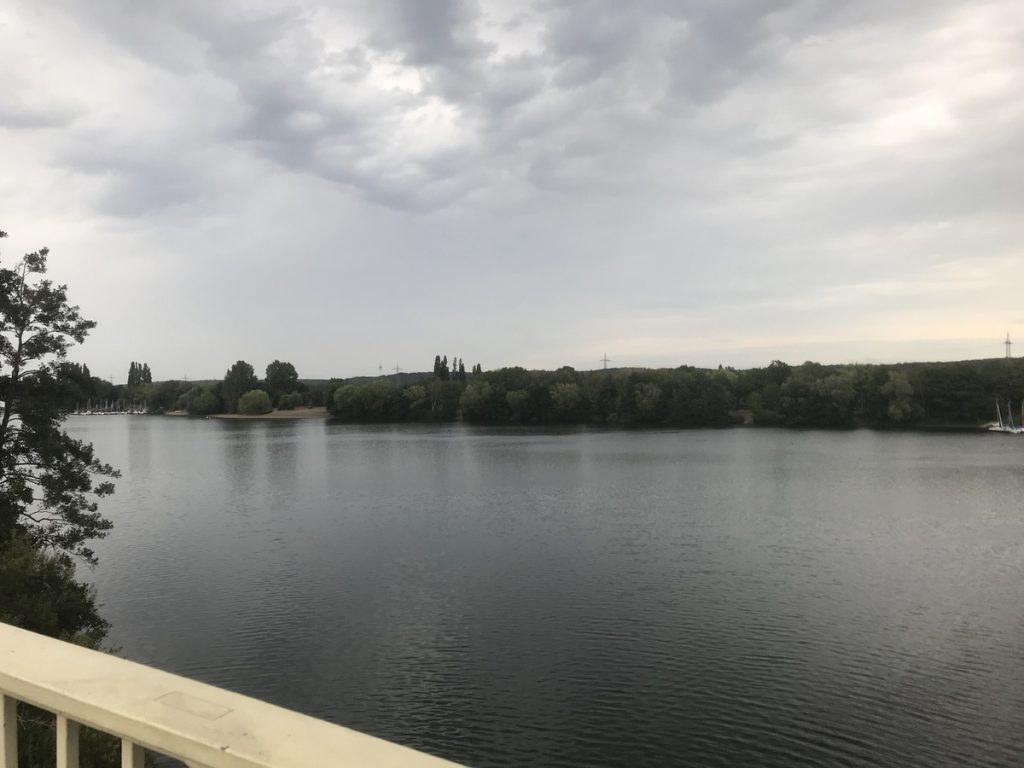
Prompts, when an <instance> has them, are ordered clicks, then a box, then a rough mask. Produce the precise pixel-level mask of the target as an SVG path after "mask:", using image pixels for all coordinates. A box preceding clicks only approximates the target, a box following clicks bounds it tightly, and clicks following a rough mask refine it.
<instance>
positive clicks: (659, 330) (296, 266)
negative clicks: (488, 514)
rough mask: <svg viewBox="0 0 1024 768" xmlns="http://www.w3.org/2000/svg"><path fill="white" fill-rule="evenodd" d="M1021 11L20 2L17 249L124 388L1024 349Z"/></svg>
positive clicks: (748, 4) (8, 8) (704, 2)
mask: <svg viewBox="0 0 1024 768" xmlns="http://www.w3.org/2000/svg"><path fill="white" fill-rule="evenodd" d="M1021 10H1022V9H1021V5H1020V3H1019V0H991V1H988V0H957V1H954V0H928V1H927V2H926V1H924V0H906V1H905V2H898V3H894V2H891V1H886V2H883V1H882V0H857V1H856V2H853V1H851V2H839V1H837V0H701V1H692V2H668V1H667V0H639V1H638V2H634V3H622V2H619V1H618V0H579V1H562V0H536V1H535V2H525V1H524V2H511V1H508V2H505V1H502V0H492V1H489V2H488V1H481V2H469V1H466V2H462V1H460V0H436V1H434V0H392V1H391V2H387V1H381V2H374V1H373V0H352V1H351V2H337V3H323V2H288V3H283V2H275V1H273V0H270V1H268V2H259V3H256V2H249V3H240V2H233V1H231V0H228V1H226V2H219V3H209V2H198V1H196V0H182V1H180V2H174V3H161V4H156V3H133V2H114V1H112V0H90V1H89V2H86V1H85V0H78V1H71V0H67V1H63V0H56V1H55V2H47V3H36V2H28V1H27V0H7V2H6V3H4V4H3V6H2V7H0V90H2V93H3V97H2V98H0V158H2V159H3V164H4V173H3V174H2V175H0V228H2V229H4V230H7V231H8V232H9V233H10V238H9V239H7V240H6V241H4V242H3V244H2V259H3V261H4V262H5V263H10V261H12V260H13V259H15V258H17V257H18V256H20V255H21V254H22V253H23V252H25V251H30V250H34V249H36V248H38V247H41V246H43V245H47V246H49V247H50V248H51V250H52V256H51V259H50V272H51V276H52V277H53V278H54V279H56V280H58V281H60V282H65V283H67V284H68V285H69V288H70V294H71V298H72V300H73V302H74V303H77V304H79V305H80V306H81V307H82V310H83V313H84V314H85V315H86V316H87V317H90V318H92V319H95V320H97V321H98V322H99V326H98V328H97V329H96V330H95V331H94V332H93V334H92V336H91V337H90V338H89V340H88V341H87V342H86V344H85V345H84V346H83V347H82V348H80V349H79V350H76V352H75V353H74V355H73V358H74V359H76V360H79V361H82V362H86V363H88V364H89V366H90V368H91V369H92V370H93V373H94V374H97V375H103V376H104V377H106V376H108V375H113V376H114V379H115V381H118V382H121V381H123V379H124V377H125V375H126V373H127V370H128V365H129V362H130V361H131V360H140V361H148V362H149V364H150V366H151V367H152V369H153V373H154V376H155V378H157V379H166V378H180V377H182V376H189V377H190V378H214V377H220V376H222V375H223V373H224V371H225V370H226V369H227V367H228V366H229V365H230V364H231V363H232V362H234V361H235V360H238V359H244V360H247V361H249V362H250V363H252V364H253V365H254V366H255V367H256V369H257V370H258V371H262V370H263V368H264V367H265V366H266V364H267V363H268V362H270V361H271V360H274V359H281V360H288V361H290V362H292V363H293V364H294V365H295V366H296V368H297V369H298V371H299V373H300V375H301V376H303V377H309V378H323V377H328V376H355V375H368V374H375V373H377V370H378V364H381V365H383V367H384V368H385V370H387V369H391V368H393V367H394V366H395V365H396V364H398V365H400V366H401V367H402V368H403V369H405V370H429V369H430V366H431V364H432V361H433V358H434V355H435V354H444V355H447V356H448V357H452V356H459V357H462V358H463V359H464V360H465V362H466V365H467V367H468V366H469V365H471V364H474V363H477V362H479V363H481V364H482V365H483V366H484V368H485V369H486V368H493V367H498V366H502V365H523V366H525V367H530V368H552V367H558V366H561V365H572V366H574V367H576V368H579V369H588V368H597V367H600V365H601V364H600V362H599V358H601V356H602V355H603V354H604V353H607V354H608V356H609V357H610V358H611V359H612V361H613V362H612V365H615V366H620V365H621V366H677V365H681V364H689V365H702V366H717V365H718V364H719V363H722V364H725V365H734V366H737V367H748V366H754V365H765V364H767V363H768V362H770V361H771V360H773V359H781V360H785V361H787V362H790V363H799V362H802V361H803V360H806V359H813V360H818V361H821V362H843V361H850V362H896V361H901V360H953V359H964V358H980V357H997V356H1001V355H1002V354H1003V346H1002V340H1003V338H1004V337H1005V335H1006V333H1007V331H1009V332H1010V334H1011V336H1013V337H1015V338H1017V337H1019V341H1020V347H1019V350H1020V353H1021V354H1024V305H1022V301H1021V295H1022V291H1024V216H1022V215H1021V212H1022V207H1024V151H1022V150H1024V13H1022V12H1021Z"/></svg>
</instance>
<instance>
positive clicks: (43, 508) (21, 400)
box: [0, 233, 117, 563]
mask: <svg viewBox="0 0 1024 768" xmlns="http://www.w3.org/2000/svg"><path fill="white" fill-rule="evenodd" d="M0 237H6V234H5V233H0ZM47 254H48V250H47V249H46V248H43V249H42V250H40V251H36V252H34V253H29V254H27V255H25V256H24V257H23V258H22V259H21V261H20V262H19V263H18V264H17V265H15V266H14V267H13V268H0V401H3V403H4V405H5V407H4V410H3V413H2V415H0V544H8V543H9V542H10V541H11V540H13V539H14V538H16V537H19V536H21V537H24V538H25V539H27V540H28V541H29V542H31V544H32V545H33V546H35V547H37V548H39V549H49V550H57V551H60V552H64V553H67V554H70V555H74V556H76V557H79V558H81V559H83V560H85V561H87V562H90V563H92V562H95V557H94V555H93V552H92V550H91V549H90V548H89V546H88V542H89V540H91V539H95V538H102V537H103V536H104V535H105V534H106V532H107V531H108V530H110V528H111V523H110V521H109V520H106V519H105V518H103V517H102V516H101V515H100V513H99V512H98V511H97V509H98V504H97V501H96V499H97V498H99V497H102V496H105V495H107V494H109V493H112V492H113V490H114V486H113V484H112V483H111V482H109V480H101V481H99V482H95V481H96V480H97V479H98V478H110V477H117V472H116V471H115V470H114V469H113V468H111V467H110V466H109V465H107V464H103V463H102V462H100V461H99V460H98V459H97V458H96V457H95V456H94V455H93V449H92V446H91V445H89V444H88V443H84V442H82V441H80V440H75V439H74V438H72V437H71V436H69V435H68V434H67V433H66V432H64V431H63V429H62V428H61V426H62V422H63V420H64V418H65V417H66V416H67V415H68V413H69V410H70V408H69V406H67V405H66V401H67V399H68V398H66V397H65V393H64V392H63V387H64V386H65V385H64V383H63V382H64V381H65V380H66V377H64V376H61V375H60V364H61V363H62V362H63V361H64V359H65V358H66V357H67V352H68V349H69V348H70V347H71V346H72V344H80V343H82V341H84V340H85V337H86V336H87V335H88V333H89V331H90V330H92V328H93V327H95V325H96V324H95V322H93V321H91V320H85V319H83V318H82V316H81V315H80V314H79V310H78V307H75V306H71V305H70V304H68V300H67V286H64V285H54V284H53V283H52V281H50V280H47V279H45V278H41V277H39V276H41V275H44V274H46V257H47ZM94 482H95V484H94Z"/></svg>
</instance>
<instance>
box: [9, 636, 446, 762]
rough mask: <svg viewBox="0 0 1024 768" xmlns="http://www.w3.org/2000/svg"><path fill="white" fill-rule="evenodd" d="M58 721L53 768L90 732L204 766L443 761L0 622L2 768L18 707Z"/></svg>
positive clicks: (134, 751)
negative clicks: (33, 708) (86, 730)
mask: <svg viewBox="0 0 1024 768" xmlns="http://www.w3.org/2000/svg"><path fill="white" fill-rule="evenodd" d="M19 701H23V702H26V703H28V704H32V705H34V706H36V707H39V708H40V709H44V710H47V711H49V712H53V713H55V714H56V716H57V768H78V735H79V728H80V726H81V725H86V726H89V727H91V728H95V729H97V730H100V731H105V732H106V733H111V734H113V735H115V736H117V737H119V738H120V739H121V744H122V746H121V766H122V768H142V766H143V764H144V755H145V750H152V751H153V752H156V753H159V754H162V755H167V756H170V757H175V758H177V759H179V760H182V761H184V762H185V763H186V764H187V765H190V766H193V767H194V768H199V767H200V766H202V767H204V768H331V767H332V766H339V767H342V768H343V767H345V766H376V767H378V768H398V767H399V766H403V767H404V766H408V768H442V767H443V766H452V765H454V764H453V763H449V762H447V761H445V760H441V759H439V758H436V757H431V756H429V755H425V754H423V753H422V752H416V751H415V750H412V749H409V748H407V747H402V746H399V745H398V744H392V743H391V742H388V741H384V740H382V739H378V738H375V737H373V736H367V735H365V734H362V733H359V732H357V731H352V730H349V729H348V728H342V727H340V726H337V725H333V724H331V723H327V722H324V721H323V720H317V719H315V718H312V717H307V716H305V715H300V714H298V713H297V712H292V711H291V710H287V709H283V708H281V707H275V706H273V705H272V704H268V703H266V702H264V701H259V700H258V699H252V698H249V697H248V696H242V695H241V694H237V693H231V692H230V691H225V690H224V689H222V688H216V687H214V686H212V685H206V684H204V683H198V682H196V681H194V680H189V679H187V678H184V677H179V676H178V675H172V674H169V673H167V672H161V671H159V670H157V669H153V668H152V667H147V666H144V665H142V664H136V663H134V662H131V661H125V660H124V659H119V658H116V657H114V656H110V655H108V654H105V653H99V652H98V651H92V650H89V649H87V648H81V647H79V646H77V645H72V644H71V643H64V642H61V641H60V640H54V639H52V638H49V637H43V636H42V635H37V634H35V633H34V632H27V631H25V630H23V629H18V628H16V627H12V626H10V625H8V624H2V623H0V768H17V765H18V744H17V702H19Z"/></svg>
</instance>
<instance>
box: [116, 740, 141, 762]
mask: <svg viewBox="0 0 1024 768" xmlns="http://www.w3.org/2000/svg"><path fill="white" fill-rule="evenodd" d="M145 766H146V750H144V749H143V748H142V747H140V746H139V745H138V744H135V743H133V742H131V741H129V740H128V739H121V768H145Z"/></svg>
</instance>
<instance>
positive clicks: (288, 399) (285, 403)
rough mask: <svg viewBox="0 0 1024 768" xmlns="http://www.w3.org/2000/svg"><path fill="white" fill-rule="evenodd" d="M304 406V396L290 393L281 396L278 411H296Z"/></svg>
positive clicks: (278, 400) (278, 401)
mask: <svg viewBox="0 0 1024 768" xmlns="http://www.w3.org/2000/svg"><path fill="white" fill-rule="evenodd" d="M302 404H303V397H302V395H301V394H299V393H298V392H290V393H288V394H287V395H281V397H279V398H278V399H277V410H279V411H294V410H295V409H296V408H298V407H299V406H300V405H302Z"/></svg>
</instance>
